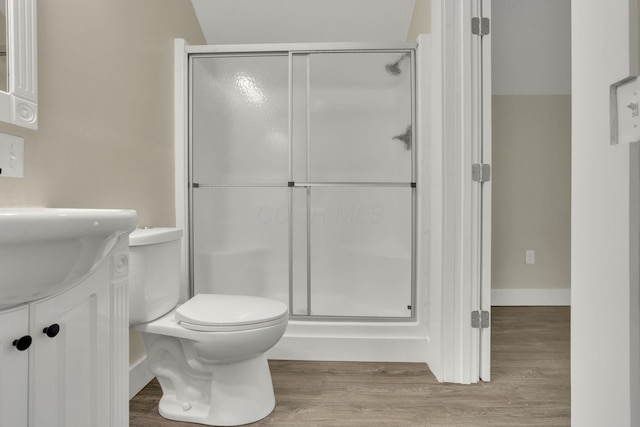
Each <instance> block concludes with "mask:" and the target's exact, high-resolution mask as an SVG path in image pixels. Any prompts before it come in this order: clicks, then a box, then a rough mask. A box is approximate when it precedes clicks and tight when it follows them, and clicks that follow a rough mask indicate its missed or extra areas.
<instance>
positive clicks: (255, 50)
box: [184, 42, 419, 322]
mask: <svg viewBox="0 0 640 427" xmlns="http://www.w3.org/2000/svg"><path fill="white" fill-rule="evenodd" d="M417 47H418V46H417V43H416V42H388V43H304V44H303V43H284V44H264V45H263V44H260V45H208V46H191V47H188V48H187V49H186V50H187V51H188V55H187V57H188V58H187V68H186V73H187V76H188V79H190V78H191V76H190V73H191V72H192V71H191V70H192V67H191V61H192V60H194V59H196V58H208V57H209V58H210V57H221V58H222V57H234V56H238V57H251V56H256V57H259V56H282V57H288V61H289V65H288V73H289V76H288V78H289V85H288V90H289V93H288V95H287V98H288V104H289V111H288V120H289V125H288V127H289V129H288V132H289V136H288V144H289V148H288V150H289V157H290V161H289V179H294V176H293V174H294V172H293V171H294V167H293V162H294V160H293V156H292V149H293V146H294V144H295V141H294V136H293V116H294V111H293V96H294V95H293V92H294V87H293V75H294V73H293V70H294V59H293V58H294V57H295V56H296V55H312V54H334V53H356V54H358V53H398V54H407V53H408V54H409V55H410V56H409V62H410V63H409V67H410V70H411V78H410V94H409V96H410V99H409V102H410V104H411V127H412V130H411V140H412V145H411V159H410V164H411V173H410V182H407V183H405V182H298V181H295V182H294V181H289V182H288V183H285V184H283V185H275V184H270V185H269V187H274V188H275V187H282V186H287V185H288V187H289V188H290V189H291V190H293V189H294V188H307V196H306V197H307V207H309V205H308V204H309V203H310V199H309V198H310V193H309V190H310V189H311V188H313V187H334V188H343V187H367V188H381V187H410V188H411V189H412V190H411V207H410V209H411V212H410V214H411V242H410V245H411V255H410V258H411V266H410V280H411V283H410V315H409V316H406V317H380V316H347V315H344V316H342V315H314V314H311V287H312V283H311V277H310V276H309V272H308V273H307V284H306V294H307V314H294V313H293V312H291V313H290V314H289V318H290V319H291V320H301V321H314V320H323V319H324V320H329V321H339V322H340V321H344V322H363V321H364V322H414V321H415V320H416V307H417V299H416V289H417V283H416V282H417V274H416V269H417V237H416V236H417V233H418V229H419V226H418V220H417V218H416V211H417V205H418V200H417V199H418V191H419V189H418V187H419V186H418V184H417V181H418V178H417V175H418V167H417V151H418V150H419V148H418V146H419V144H418V138H417V130H416V110H417V105H416V104H417V100H416V85H417V83H416V81H417V77H416V49H417ZM307 73H308V69H307ZM185 83H186V84H187V86H186V93H185V95H186V97H187V99H188V104H187V121H186V123H185V124H186V131H187V144H186V145H187V151H186V153H185V159H184V160H185V161H186V162H187V165H188V167H187V169H188V173H187V176H186V178H187V181H186V182H187V186H188V192H187V199H186V202H187V209H188V212H189V213H188V221H189V224H193V209H192V203H193V189H194V188H197V187H198V184H196V183H194V179H193V172H192V169H193V168H192V158H191V151H192V150H191V148H190V147H191V144H192V141H191V139H192V138H191V134H192V126H193V124H192V122H191V120H192V119H191V117H190V114H189V111H190V110H191V108H192V106H191V100H190V95H189V93H190V91H191V87H190V84H189V83H188V81H187V82H185ZM307 90H308V88H307ZM307 120H308V118H307ZM308 125H309V124H308V123H307V126H308ZM307 144H308V141H307ZM306 155H307V156H308V155H309V153H308V152H307V154H306ZM308 161H309V160H308V158H307V162H308ZM242 186H246V185H242ZM249 186H252V185H249ZM292 197H293V194H292V193H290V195H289V218H290V219H289V307H290V311H292V310H293V299H294V290H295V288H294V283H293V270H292V269H293V252H292V248H293V240H292V239H293V233H294V232H293V222H292V218H293V212H292V209H293V199H292ZM308 211H309V209H307V215H308V214H309V212H308ZM309 227H310V222H309V219H308V222H307V253H310V251H309V250H310V245H311V239H310V228H309ZM188 230H189V232H188V233H185V240H186V239H188V241H189V243H188V245H187V247H186V251H187V252H186V255H187V258H188V259H189V262H188V264H187V265H186V269H187V272H188V275H187V277H185V279H186V280H187V283H188V284H189V293H188V295H189V296H192V295H194V294H195V289H194V282H195V280H194V277H193V272H194V270H195V268H194V265H193V259H194V257H193V251H194V249H193V241H194V239H193V235H192V233H193V229H192V227H189V228H188ZM187 235H188V237H187ZM310 267H311V265H310V260H308V261H307V268H310Z"/></svg>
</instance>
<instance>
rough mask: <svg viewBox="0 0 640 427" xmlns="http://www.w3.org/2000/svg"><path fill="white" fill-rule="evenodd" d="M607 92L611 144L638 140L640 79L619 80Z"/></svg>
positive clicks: (639, 131)
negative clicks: (608, 95)
mask: <svg viewBox="0 0 640 427" xmlns="http://www.w3.org/2000/svg"><path fill="white" fill-rule="evenodd" d="M609 93H610V109H611V111H610V120H611V144H612V145H614V144H623V143H624V144H629V143H632V142H640V79H639V78H638V77H627V78H626V79H623V80H620V81H619V82H617V83H614V84H612V85H611V87H610V92H609Z"/></svg>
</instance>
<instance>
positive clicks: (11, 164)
mask: <svg viewBox="0 0 640 427" xmlns="http://www.w3.org/2000/svg"><path fill="white" fill-rule="evenodd" d="M1 177H5V178H6V177H9V178H23V177H24V138H20V137H18V136H13V135H7V134H3V133H0V178H1Z"/></svg>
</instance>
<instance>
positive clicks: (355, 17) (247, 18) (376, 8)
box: [191, 0, 415, 44]
mask: <svg viewBox="0 0 640 427" xmlns="http://www.w3.org/2000/svg"><path fill="white" fill-rule="evenodd" d="M191 2H192V3H193V8H194V10H195V12H196V15H197V17H198V20H199V21H200V26H201V27H202V32H203V33H204V37H205V39H206V41H207V43H208V44H236V43H237V44H246V43H298V42H303V43H308V42H367V41H398V40H406V38H407V33H408V31H409V25H410V23H411V16H412V14H413V6H414V3H415V0H191Z"/></svg>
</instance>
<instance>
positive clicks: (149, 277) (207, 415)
mask: <svg viewBox="0 0 640 427" xmlns="http://www.w3.org/2000/svg"><path fill="white" fill-rule="evenodd" d="M181 236H182V233H181V231H180V230H177V229H172V228H152V229H139V230H136V231H134V232H133V233H132V234H131V236H130V240H129V246H130V268H129V269H130V285H129V287H130V301H129V303H130V313H131V316H130V321H131V323H132V325H133V327H134V328H135V329H137V330H138V331H140V332H142V337H143V339H144V345H145V350H146V352H147V363H148V366H149V369H150V370H151V372H152V373H153V374H154V375H155V376H156V377H157V379H158V382H159V383H160V386H161V387H162V393H163V395H162V398H161V399H160V402H159V404H158V410H159V412H160V415H162V416H163V417H165V418H168V419H172V420H176V421H186V422H192V423H201V424H209V425H219V426H233V425H242V424H248V423H252V422H255V421H258V420H260V419H262V418H264V417H266V416H267V415H269V413H271V411H272V410H273V408H274V407H275V398H274V394H273V385H272V382H271V373H270V371H269V366H268V364H267V359H266V356H265V352H266V351H267V350H269V349H270V348H271V347H273V346H274V345H275V344H276V343H277V342H278V341H279V340H280V338H281V337H282V335H283V334H284V332H285V329H286V327H287V323H288V310H287V306H286V305H285V304H283V303H282V302H280V301H276V300H271V299H267V298H261V297H253V296H244V295H221V294H220V295H218V294H198V295H195V296H194V297H193V298H191V299H190V300H188V301H186V302H185V303H184V304H181V305H179V304H177V303H178V295H179V287H180V238H181Z"/></svg>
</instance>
